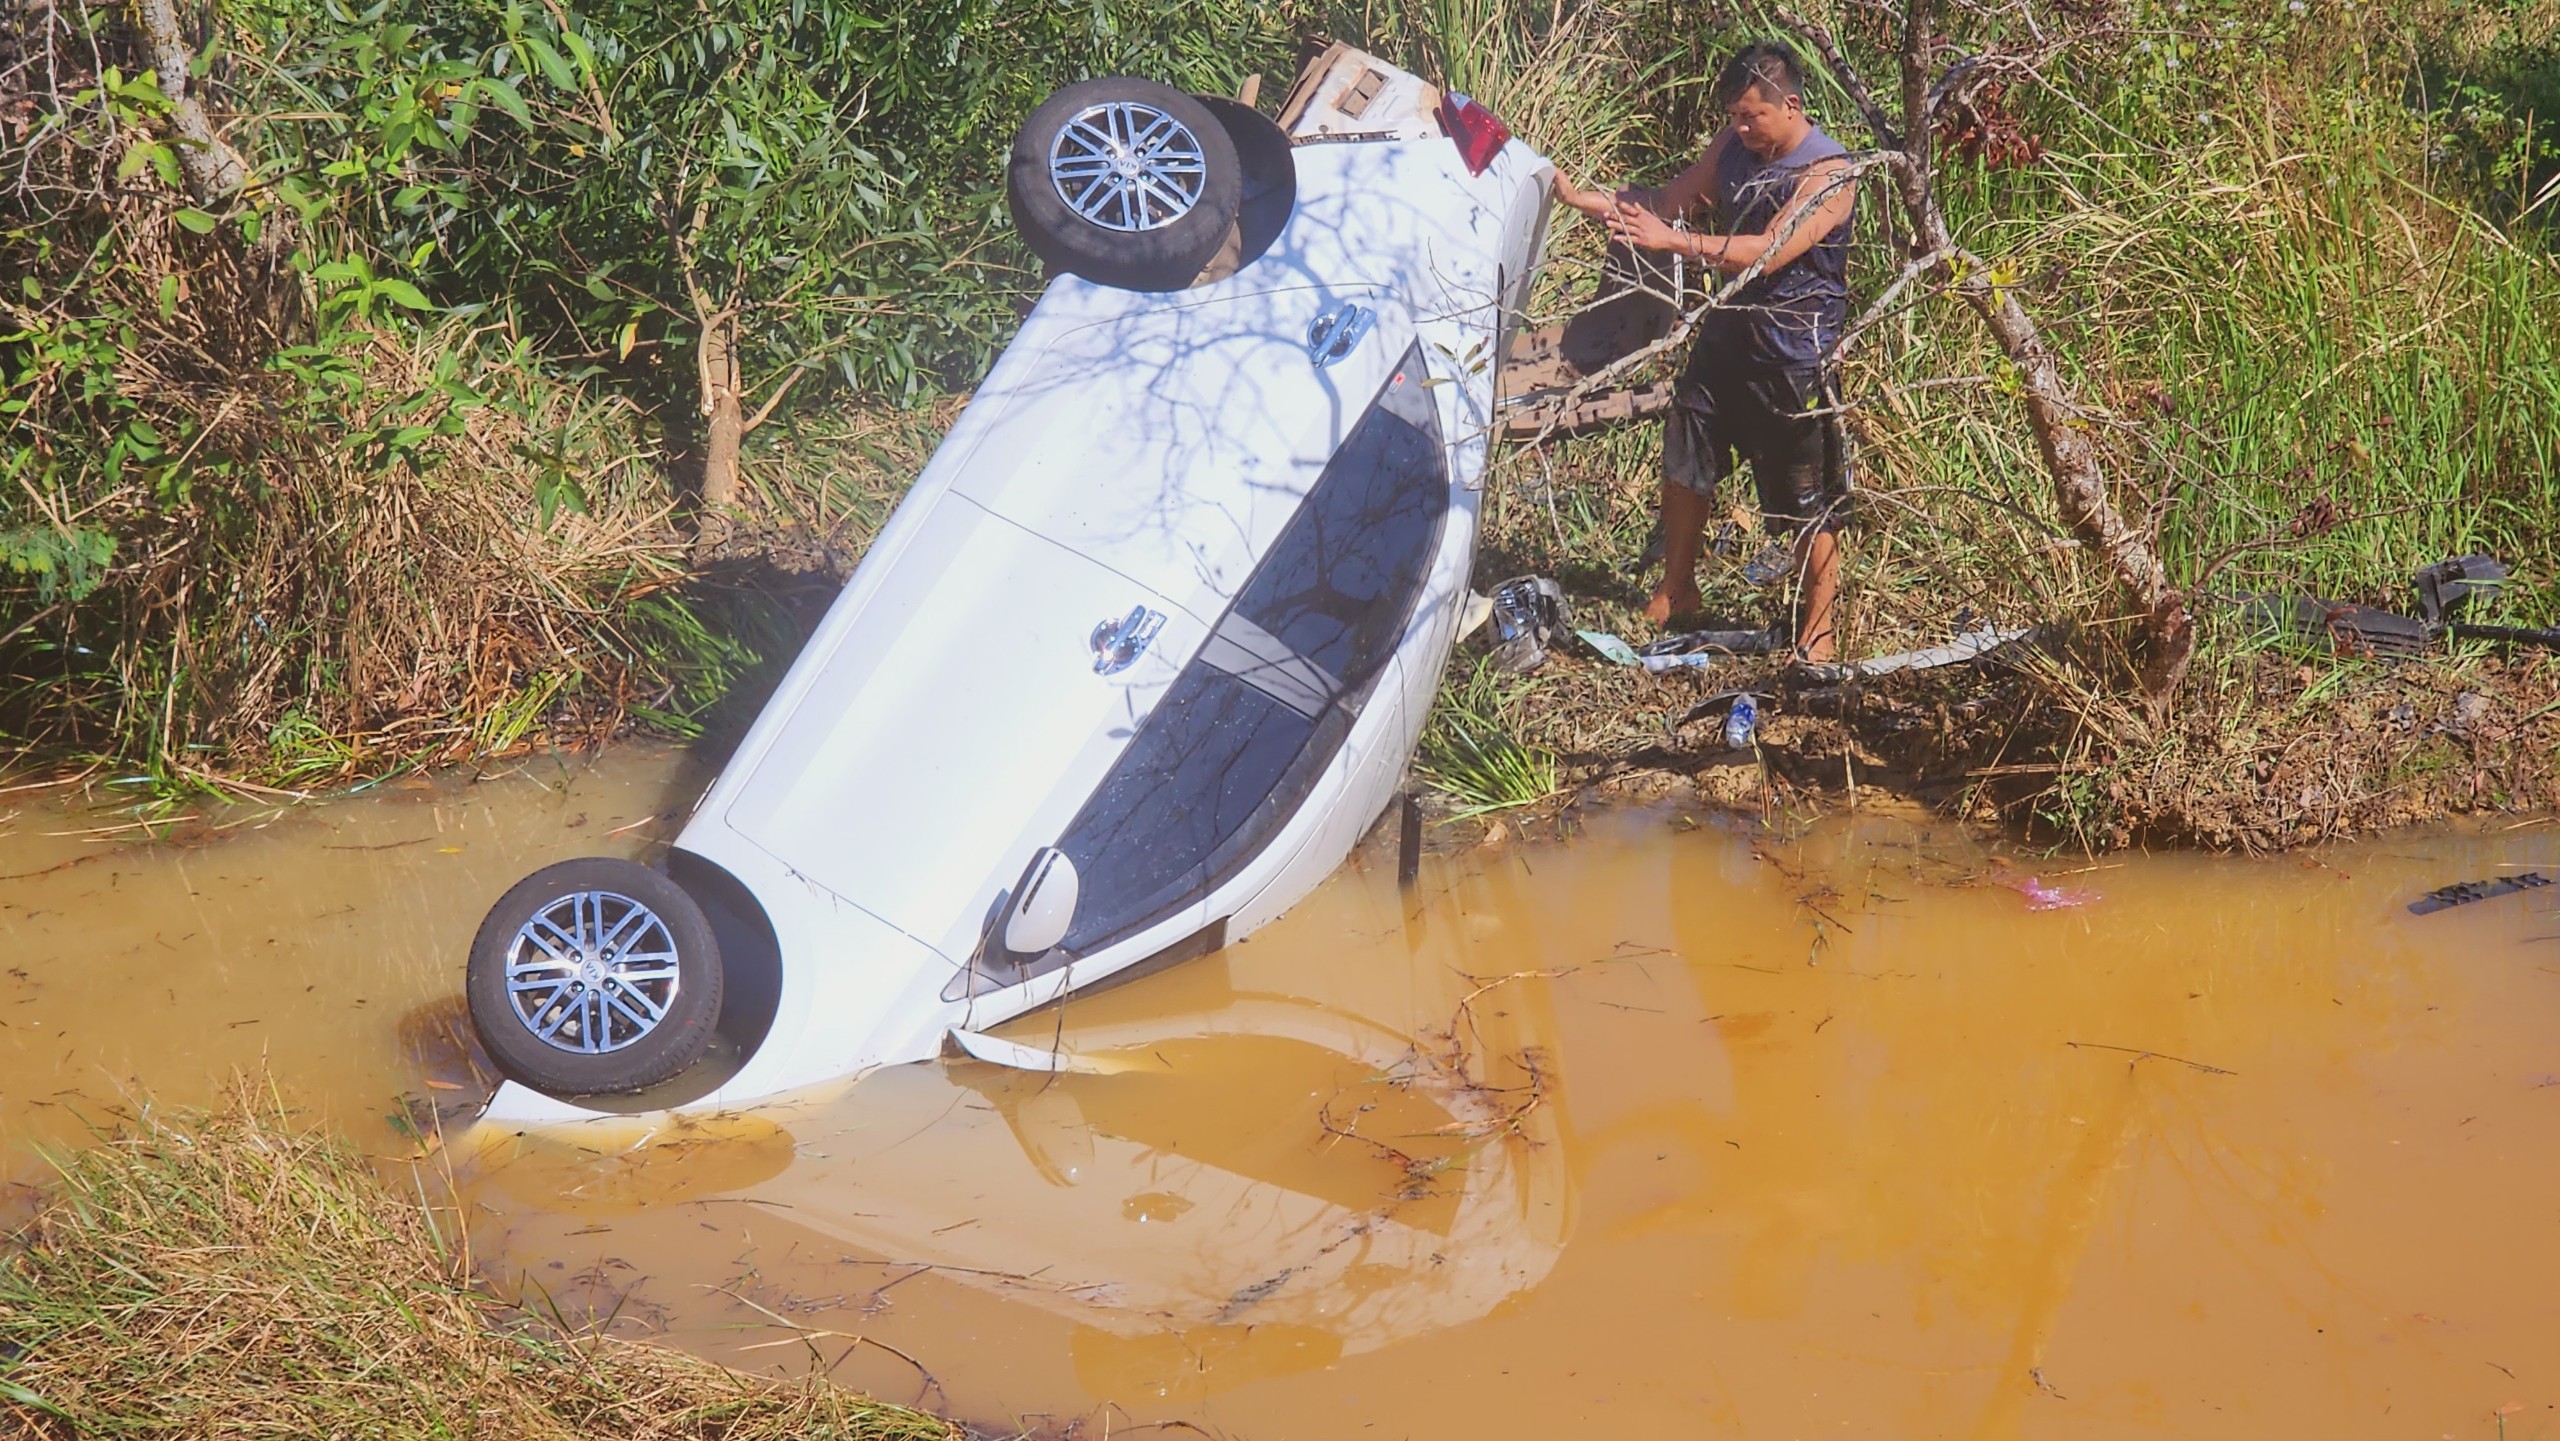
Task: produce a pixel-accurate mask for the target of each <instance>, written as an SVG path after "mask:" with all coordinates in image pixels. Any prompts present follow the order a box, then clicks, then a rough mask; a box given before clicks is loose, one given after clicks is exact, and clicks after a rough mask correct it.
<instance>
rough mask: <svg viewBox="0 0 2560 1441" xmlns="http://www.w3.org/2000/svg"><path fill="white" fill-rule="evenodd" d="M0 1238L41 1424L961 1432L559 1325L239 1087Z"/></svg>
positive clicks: (0, 1286)
mask: <svg viewBox="0 0 2560 1441" xmlns="http://www.w3.org/2000/svg"><path fill="white" fill-rule="evenodd" d="M54 1164H55V1167H56V1170H57V1177H56V1179H55V1180H54V1182H53V1184H52V1185H51V1187H50V1188H49V1189H48V1192H47V1194H46V1196H45V1199H44V1202H43V1205H42V1207H41V1209H40V1210H39V1211H38V1212H37V1214H36V1216H35V1218H34V1219H33V1220H32V1221H31V1222H30V1223H28V1224H27V1225H26V1226H25V1227H24V1228H22V1229H21V1230H20V1231H19V1232H18V1233H17V1234H16V1235H15V1236H14V1237H12V1238H11V1240H10V1243H9V1245H8V1248H7V1250H6V1252H5V1253H0V1357H4V1358H5V1359H0V1421H5V1422H6V1423H7V1425H6V1427H5V1428H0V1429H6V1430H7V1431H8V1432H9V1434H12V1435H25V1436H38V1437H57V1436H58V1437H71V1436H118V1437H136V1438H141V1437H200V1436H297V1437H299V1436H367V1437H381V1438H386V1441H390V1438H420V1441H425V1438H438V1441H446V1438H452V1437H467V1436H492V1437H508V1438H519V1437H521V1438H526V1441H536V1438H539V1441H570V1438H596V1441H604V1438H612V1441H715V1438H716V1441H765V1438H772V1441H783V1438H793V1441H803V1438H805V1441H818V1438H835V1441H957V1437H958V1436H959V1432H958V1430H957V1428H955V1427H953V1426H951V1425H950V1424H948V1423H946V1422H944V1421H941V1420H938V1419H936V1418H933V1417H930V1416H926V1415H923V1414H921V1413H918V1412H914V1411H909V1410H905V1409H903V1408H900V1407H896V1406H889V1405H884V1404H881V1403H879V1402H875V1401H870V1400H867V1399H864V1398H862V1397H859V1396H856V1395H854V1394H852V1393H850V1392H846V1391H840V1390H836V1389H834V1388H832V1387H829V1386H827V1385H826V1384H825V1383H824V1382H823V1381H818V1380H813V1379H811V1380H802V1381H797V1382H779V1381H773V1380H765V1379H757V1378H752V1377H748V1376H743V1375H740V1374H739V1373H737V1372H733V1371H729V1370H725V1369H723V1368H722V1367H720V1366H717V1365H715V1364H713V1363H711V1362H709V1361H704V1360H699V1359H696V1358H694V1357H691V1356H687V1355H684V1354H683V1353H681V1352H677V1351H672V1350H667V1349H664V1348H661V1347H656V1346H650V1345H645V1344H641V1343H636V1342H631V1341H625V1340H618V1339H614V1338H610V1337H605V1336H600V1335H580V1334H567V1333H563V1332H561V1331H559V1330H558V1329H556V1328H555V1327H553V1326H551V1325H549V1324H547V1323H545V1322H543V1321H542V1320H540V1319H538V1318H535V1317H533V1316H530V1315H527V1314H525V1313H524V1312H521V1311H518V1310H515V1309H512V1308H509V1307H505V1306H502V1305H500V1304H498V1303H496V1302H494V1301H492V1300H491V1299H490V1298H489V1297H488V1296H487V1295H486V1294H484V1293H482V1292H481V1291H479V1290H478V1289H476V1288H475V1287H474V1285H473V1284H472V1281H471V1276H470V1265H469V1257H468V1256H467V1255H466V1254H464V1253H463V1252H462V1251H461V1250H459V1249H458V1247H459V1245H460V1242H459V1241H458V1240H457V1235H458V1231H459V1228H458V1227H456V1226H454V1225H453V1224H451V1217H450V1216H449V1215H444V1216H440V1215H439V1214H438V1213H437V1212H435V1211H434V1210H433V1209H432V1208H431V1206H430V1205H429V1204H428V1201H429V1199H430V1196H431V1194H432V1193H431V1192H428V1191H426V1190H425V1187H426V1186H427V1185H429V1184H431V1183H430V1182H428V1181H426V1180H423V1179H422V1180H419V1181H417V1182H415V1183H414V1184H416V1185H417V1186H418V1187H419V1190H418V1191H416V1192H414V1193H411V1194H399V1193H395V1192H394V1191H392V1190H390V1189H388V1188H386V1186H385V1185H384V1184H382V1182H381V1181H379V1180H378V1179H377V1177H376V1175H375V1174H374V1172H373V1170H372V1169H371V1167H370V1166H369V1165H368V1164H367V1163H366V1162H365V1161H364V1160H363V1159H362V1158H361V1157H359V1156H358V1155H356V1154H355V1153H354V1152H353V1151H352V1150H350V1149H349V1148H348V1147H347V1146H346V1145H345V1143H343V1142H341V1141H337V1140H334V1139H331V1138H328V1137H325V1136H323V1135H321V1134H319V1133H317V1132H314V1131H310V1130H307V1129H305V1128H303V1127H302V1126H301V1125H299V1124H298V1123H297V1122H295V1121H294V1120H293V1119H292V1118H291V1117H290V1116H288V1115H287V1114H286V1113H285V1112H284V1110H283V1108H282V1107H281V1105H280V1104H279V1103H278V1102H277V1101H276V1100H275V1098H274V1097H273V1095H272V1094H260V1093H258V1092H256V1091H255V1090H254V1089H252V1088H248V1087H245V1086H244V1087H243V1088H242V1089H241V1090H240V1091H239V1092H238V1093H236V1094H235V1095H234V1096H233V1097H232V1098H231V1099H230V1100H229V1101H228V1102H227V1103H226V1104H225V1105H224V1106H223V1107H221V1108H220V1109H218V1110H215V1111H213V1112H211V1113H209V1114H195V1115H184V1116H168V1115H160V1114H149V1115H146V1117H145V1118H144V1119H142V1120H140V1121H137V1122H134V1123H133V1124H131V1125H129V1126H128V1127H126V1128H125V1129H124V1130H122V1131H121V1132H119V1133H117V1134H115V1135H113V1136H110V1137H107V1138H105V1139H104V1140H103V1141H102V1143H101V1144H99V1145H96V1146H93V1147H90V1148H87V1149H84V1150H79V1151H75V1152H72V1153H70V1154H68V1155H64V1156H60V1157H57V1158H56V1159H55V1162H54Z"/></svg>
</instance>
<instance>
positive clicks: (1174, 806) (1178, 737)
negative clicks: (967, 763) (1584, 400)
mask: <svg viewBox="0 0 2560 1441" xmlns="http://www.w3.org/2000/svg"><path fill="white" fill-rule="evenodd" d="M1425 379H1426V376H1425V373H1424V370H1423V365H1422V354H1421V350H1420V348H1419V347H1418V346H1416V347H1414V348H1411V349H1408V350H1407V351H1406V353H1405V357H1404V359H1403V361H1402V362H1401V363H1400V364H1399V365H1398V366H1397V368H1396V371H1395V373H1394V375H1393V377H1392V378H1391V379H1390V380H1389V381H1388V382H1387V384H1386V386H1385V387H1384V388H1383V389H1382V390H1381V391H1380V392H1379V395H1378V397H1377V399H1376V400H1375V401H1373V402H1372V403H1371V405H1370V407H1369V409H1368V411H1367V412H1366V413H1365V414H1364V415H1363V416H1362V417H1361V420H1360V422H1359V423H1358V424H1357V425H1356V426H1354V427H1353V429H1352V432H1351V434H1350V436H1349V437H1348V438H1347V439H1346V440H1344V442H1343V444H1342V447H1341V448H1340V449H1339V450H1337V451H1336V452H1335V453H1334V456H1333V459H1332V460H1331V461H1329V462H1327V463H1326V466H1325V469H1324V472H1323V474H1322V475H1321V476H1319V477H1318V479H1317V481H1316V484H1315V485H1314V487H1313V488H1312V489H1311V490H1310V491H1309V492H1308V495H1307V498H1306V500H1305V501H1304V502H1302V503H1301V504H1300V507H1299V509H1298V512H1297V514H1296V515H1295V516H1293V517H1292V518H1291V519H1290V521H1289V523H1288V526H1287V527H1286V528H1285V529H1284V530H1283V531H1282V532H1281V534H1280V537H1279V539H1278V540H1277V541H1275V542H1274V543H1273V545H1272V548H1271V551H1270V553H1269V554H1268V555H1266V556H1265V557H1264V558H1263V560H1262V562H1261V564H1259V565H1258V566H1256V567H1255V568H1254V571H1253V574H1252V576H1251V577H1250V578H1249V579H1248V580H1247V581H1246V583H1245V585H1244V588H1243V589H1242V590H1241V591H1240V592H1238V594H1237V596H1236V600H1235V603H1234V604H1233V605H1232V606H1231V607H1229V609H1228V611H1227V613H1226V614H1225V615H1224V616H1222V617H1221V618H1220V619H1219V622H1218V624H1217V626H1216V627H1215V629H1214V630H1213V631H1212V633H1211V636H1210V639H1209V640H1208V642H1207V643H1206V644H1204V645H1203V646H1202V647H1201V649H1200V652H1199V654H1198V655H1196V656H1194V657H1193V658H1192V660H1191V662H1190V663H1189V664H1188V665H1186V666H1185V667H1184V669H1183V672H1182V674H1181V676H1180V677H1179V678H1178V679H1176V680H1175V682H1174V684H1173V687H1172V689H1171V690H1169V691H1167V692H1166V693H1165V696H1164V698H1163V699H1162V700H1161V701H1159V702H1157V704H1156V708H1155V709H1154V710H1153V711H1152V712H1150V713H1149V714H1148V716H1147V718H1146V720H1145V721H1143V722H1141V723H1140V725H1139V728H1138V733H1137V735H1136V736H1134V737H1132V738H1131V740H1130V742H1129V748H1128V750H1127V751H1125V752H1124V753H1123V754H1122V756H1121V758H1120V761H1119V763H1118V764H1117V765H1115V766H1114V767H1113V768H1112V770H1111V773H1110V774H1109V775H1108V776H1106V777H1105V778H1104V779H1103V782H1102V784H1101V785H1100V786H1098V787H1097V788H1096V789H1095V791H1094V793H1093V795H1092V797H1091V798H1090V799H1088V800H1087V801H1086V802H1085V805H1084V808H1083V810H1082V811H1080V812H1079V813H1078V814H1077V816H1076V818H1075V819H1074V820H1073V821H1071V822H1070V823H1069V824H1068V826H1067V829H1066V833H1065V834H1064V835H1063V836H1062V837H1061V838H1060V839H1059V841H1058V847H1059V849H1061V850H1063V851H1065V852H1066V854H1067V857H1068V859H1070V860H1071V861H1073V862H1074V863H1075V867H1076V873H1077V877H1078V880H1079V882H1080V885H1081V888H1082V889H1081V895H1080V899H1079V901H1078V903H1077V907H1076V920H1075V924H1074V926H1073V927H1072V928H1071V930H1070V931H1069V933H1068V936H1067V939H1066V940H1065V942H1064V943H1063V944H1062V946H1061V950H1062V951H1063V952H1065V953H1066V954H1068V955H1085V954H1090V953H1091V952H1093V951H1094V950H1096V949H1099V948H1100V947H1102V946H1104V945H1107V944H1109V943H1110V942H1111V941H1113V940H1116V939H1118V938H1119V937H1121V936H1123V935H1126V934H1128V933H1129V932H1130V931H1133V930H1136V929H1138V928H1139V927H1142V926H1144V925H1147V924H1148V923H1150V922H1152V921H1155V920H1157V919H1159V918H1161V917H1163V916H1165V915H1169V914H1171V913H1172V912H1173V911H1175V910H1177V909H1179V908H1180V907H1181V906H1183V905H1186V904H1189V903H1190V902H1193V901H1196V900H1198V899H1200V898H1201V897H1202V896H1204V895H1206V894H1207V893H1208V892H1209V891H1210V890H1211V889H1213V888H1215V887H1216V886H1217V885H1218V884H1219V883H1220V882H1222V881H1224V880H1226V879H1227V878H1228V877H1229V876H1231V875H1233V874H1235V872H1236V871H1237V870H1238V869H1240V868H1241V867H1242V866H1243V864H1244V863H1245V861H1247V860H1248V859H1250V858H1251V857H1252V856H1253V855H1254V854H1255V853H1256V852H1257V851H1259V850H1260V849H1261V847H1262V846H1263V845H1264V844H1266V843H1267V842H1268V841H1269V840H1270V838H1271V836H1272V835H1274V834H1275V833H1277V832H1278V831H1279V830H1280V828H1281V827H1283V826H1285V825H1286V824H1287V823H1288V821H1289V818H1290V817H1291V816H1293V815H1295V814H1296V813H1297V810H1298V807H1299V806H1300V805H1301V804H1302V803H1303V802H1304V801H1305V800H1306V797H1307V793H1308V791H1309V790H1310V789H1312V788H1313V787H1314V785H1315V783H1316V780H1317V778H1318V777H1319V776H1321V775H1323V773H1324V770H1325V767H1326V766H1328V765H1329V764H1331V762H1332V760H1333V757H1334V754H1335V752H1337V751H1338V750H1340V749H1341V746H1342V741H1343V738H1344V737H1345V736H1347V735H1348V734H1349V733H1350V730H1351V723H1352V721H1353V720H1354V719H1355V718H1356V717H1357V716H1358V715H1359V714H1360V711H1361V709H1362V708H1363V707H1364V706H1366V705H1367V704H1368V703H1369V700H1370V697H1371V696H1372V695H1373V694H1374V693H1375V692H1376V690H1377V684H1378V678H1379V676H1380V675H1381V674H1383V673H1384V671H1385V668H1386V665H1387V662H1388V660H1389V659H1390V658H1391V657H1392V656H1393V655H1394V654H1395V649H1396V643H1397V642H1398V641H1399V640H1400V639H1401V638H1402V637H1403V635H1404V630H1405V626H1406V624H1407V623H1408V621H1409V620H1410V619H1411V617H1412V614H1413V608H1414V602H1415V600H1416V598H1417V597H1418V596H1419V594H1420V592H1421V589H1422V580H1423V576H1424V574H1425V572H1426V571H1427V569H1428V568H1429V566H1430V563H1431V557H1432V555H1433V554H1434V552H1435V551H1436V550H1437V549H1438V545H1439V539H1440V535H1441V530H1442V526H1443V524H1444V523H1445V521H1446V520H1447V517H1448V509H1449V473H1448V464H1447V459H1446V452H1445V451H1444V450H1443V448H1442V446H1441V438H1440V423H1439V418H1438V415H1437V412H1436V411H1435V409H1434V407H1433V406H1432V404H1431V400H1430V395H1429V392H1428V391H1427V390H1426V389H1425V388H1424V381H1425Z"/></svg>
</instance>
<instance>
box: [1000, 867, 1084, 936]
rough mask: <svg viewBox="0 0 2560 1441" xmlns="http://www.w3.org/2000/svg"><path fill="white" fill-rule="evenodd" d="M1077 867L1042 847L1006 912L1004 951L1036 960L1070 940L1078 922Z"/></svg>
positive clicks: (1015, 891) (1014, 889) (1024, 872)
mask: <svg viewBox="0 0 2560 1441" xmlns="http://www.w3.org/2000/svg"><path fill="white" fill-rule="evenodd" d="M1077 885H1078V883H1077V880H1076V868H1075V863H1074V862H1073V861H1070V860H1068V859H1067V857H1066V853H1065V852H1064V851H1061V850H1059V849H1058V848H1057V847H1056V846H1042V847H1041V848H1040V849H1039V850H1038V851H1037V852H1035V853H1034V854H1033V855H1032V857H1031V864H1030V865H1028V866H1025V867H1024V868H1023V871H1022V879H1021V881H1020V882H1018V883H1017V884H1016V885H1015V886H1014V888H1013V904H1012V905H1011V906H1008V907H1007V908H1006V910H1005V918H1004V948H1005V949H1006V950H1008V951H1011V952H1013V953H1014V954H1015V955H1017V956H1036V955H1040V954H1042V953H1043V952H1045V951H1047V950H1049V949H1050V948H1051V947H1053V946H1055V945H1057V944H1058V942H1060V941H1063V940H1065V939H1066V938H1067V927H1068V926H1069V925H1070V924H1072V923H1073V922H1074V921H1075V918H1076V892H1077Z"/></svg>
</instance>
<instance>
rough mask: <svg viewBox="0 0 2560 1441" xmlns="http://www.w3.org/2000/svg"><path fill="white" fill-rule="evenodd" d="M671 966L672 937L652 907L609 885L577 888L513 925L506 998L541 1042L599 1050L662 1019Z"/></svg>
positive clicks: (627, 1040)
mask: <svg viewBox="0 0 2560 1441" xmlns="http://www.w3.org/2000/svg"><path fill="white" fill-rule="evenodd" d="M677 971H678V967H677V964H676V942H675V936H674V934H673V933H672V932H670V931H669V930H668V929H667V923H666V921H665V920H664V919H663V918H662V917H660V916H659V915H658V913H657V912H656V911H653V910H651V909H649V908H648V907H647V906H646V905H643V904H641V903H640V902H638V901H635V900H633V899H632V898H631V897H629V896H626V895H622V894H620V893H618V892H614V891H577V892H573V893H571V894H569V895H565V896H561V897H559V898H558V899H556V900H553V901H550V902H549V903H547V904H545V905H544V906H542V908H541V909H539V910H537V911H535V912H534V913H533V919H531V920H529V921H526V922H525V923H524V924H523V925H521V926H518V927H517V928H516V935H515V940H514V941H513V942H511V943H510V944H509V945H508V947H507V977H506V980H507V1004H508V1006H509V1007H510V1008H512V1009H513V1010H514V1012H515V1015H516V1019H517V1020H518V1021H521V1022H522V1023H523V1024H524V1028H525V1029H526V1030H527V1031H530V1032H532V1033H533V1037H534V1039H535V1040H538V1041H540V1042H542V1043H543V1044H544V1045H546V1046H549V1047H551V1048H552V1049H554V1050H560V1051H567V1052H569V1053H571V1054H573V1055H583V1056H597V1055H603V1054H605V1053H607V1052H610V1051H619V1050H621V1049H623V1048H624V1047H626V1046H630V1045H633V1044H636V1043H637V1042H639V1041H640V1040H642V1039H643V1038H645V1037H646V1036H648V1035H649V1033H650V1032H652V1031H655V1030H656V1029H658V1026H659V1025H660V1024H661V1023H662V1022H664V1021H665V1020H666V1018H667V1013H668V1012H669V1011H670V1010H671V1009H672V1008H673V1007H674V1005H675V999H676V989H677V986H678V985H679V983H680V982H679V978H678V974H677Z"/></svg>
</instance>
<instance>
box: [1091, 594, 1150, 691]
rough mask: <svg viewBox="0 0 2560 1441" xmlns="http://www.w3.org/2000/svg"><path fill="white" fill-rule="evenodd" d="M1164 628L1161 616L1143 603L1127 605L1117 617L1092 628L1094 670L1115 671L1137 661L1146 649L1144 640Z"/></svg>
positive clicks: (1114, 673)
mask: <svg viewBox="0 0 2560 1441" xmlns="http://www.w3.org/2000/svg"><path fill="white" fill-rule="evenodd" d="M1162 629H1164V617H1163V616H1162V615H1159V614H1158V613H1156V612H1155V611H1151V610H1149V609H1147V608H1146V607H1145V606H1143V605H1133V606H1131V607H1129V613H1128V614H1127V615H1124V616H1122V617H1120V618H1119V619H1118V620H1105V621H1103V622H1101V623H1100V624H1098V625H1096V626H1095V627H1094V628H1093V636H1092V639H1090V640H1089V641H1087V642H1086V644H1088V645H1090V646H1091V647H1092V648H1093V673H1094V674H1095V675H1118V674H1119V673H1120V672H1122V671H1124V670H1127V669H1128V668H1129V667H1131V666H1133V665H1135V664H1137V663H1138V657H1140V656H1142V655H1145V654H1146V653H1147V642H1149V641H1151V640H1154V639H1155V638H1156V632H1157V631H1160V630H1162Z"/></svg>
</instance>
